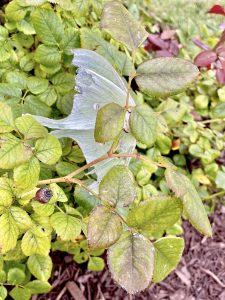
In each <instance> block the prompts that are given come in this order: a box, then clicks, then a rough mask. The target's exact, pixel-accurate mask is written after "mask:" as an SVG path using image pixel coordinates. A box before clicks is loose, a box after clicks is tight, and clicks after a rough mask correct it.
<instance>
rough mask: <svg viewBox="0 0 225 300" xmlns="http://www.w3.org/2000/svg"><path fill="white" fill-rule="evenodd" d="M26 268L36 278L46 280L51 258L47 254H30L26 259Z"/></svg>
mask: <svg viewBox="0 0 225 300" xmlns="http://www.w3.org/2000/svg"><path fill="white" fill-rule="evenodd" d="M27 266H28V269H29V270H30V272H31V274H32V275H34V276H35V277H36V278H37V279H39V280H42V281H47V280H48V279H49V278H50V276H51V272H52V260H51V258H50V257H49V256H43V255H38V254H36V255H31V256H30V257H29V258H28V261H27Z"/></svg>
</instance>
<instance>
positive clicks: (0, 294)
mask: <svg viewBox="0 0 225 300" xmlns="http://www.w3.org/2000/svg"><path fill="white" fill-rule="evenodd" d="M7 295H8V291H7V289H6V288H5V287H4V286H3V285H2V286H0V299H3V300H4V299H5V298H6V297H7Z"/></svg>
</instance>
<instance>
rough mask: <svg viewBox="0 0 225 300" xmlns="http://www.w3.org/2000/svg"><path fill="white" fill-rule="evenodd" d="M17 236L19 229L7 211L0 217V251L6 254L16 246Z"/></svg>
mask: <svg viewBox="0 0 225 300" xmlns="http://www.w3.org/2000/svg"><path fill="white" fill-rule="evenodd" d="M18 236H19V227H18V225H17V224H16V222H15V220H14V218H13V216H12V214H11V212H10V211H9V210H8V211H6V212H5V213H3V214H2V215H1V217H0V249H1V253H3V254H4V253H6V252H7V251H9V250H12V249H13V248H14V247H15V246H16V242H17V238H18Z"/></svg>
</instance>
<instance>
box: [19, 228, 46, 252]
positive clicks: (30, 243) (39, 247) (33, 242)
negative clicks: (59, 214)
mask: <svg viewBox="0 0 225 300" xmlns="http://www.w3.org/2000/svg"><path fill="white" fill-rule="evenodd" d="M21 248H22V251H23V253H24V254H25V255H26V256H30V255H33V254H40V255H43V256H47V255H48V254H49V251H50V248H51V244H50V239H49V237H48V236H46V233H45V232H43V231H42V230H41V228H39V227H36V228H33V229H30V230H28V231H27V232H26V233H25V234H24V236H23V238H22V244H21Z"/></svg>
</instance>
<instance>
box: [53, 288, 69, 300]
mask: <svg viewBox="0 0 225 300" xmlns="http://www.w3.org/2000/svg"><path fill="white" fill-rule="evenodd" d="M66 290H67V287H66V286H64V288H63V289H62V290H61V292H60V293H59V294H58V296H57V298H56V299H55V300H60V299H61V298H62V296H63V295H64V294H65V292H66Z"/></svg>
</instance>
